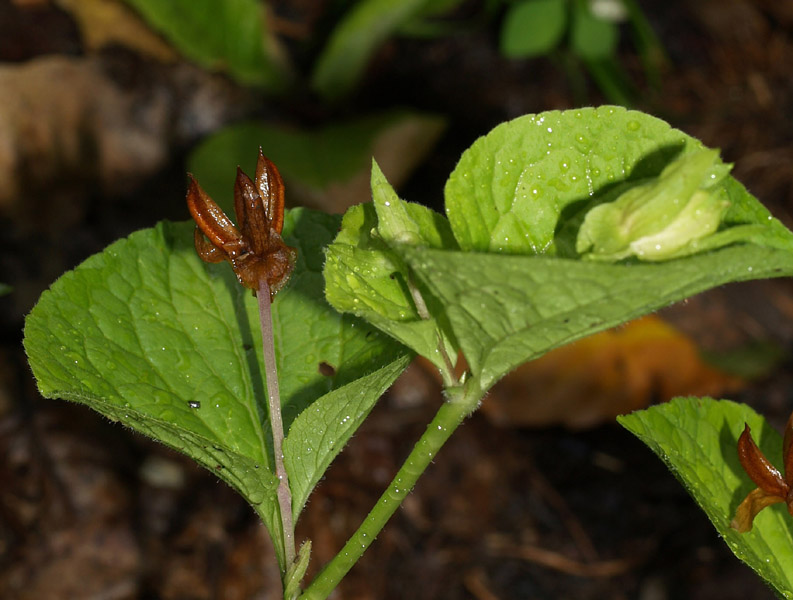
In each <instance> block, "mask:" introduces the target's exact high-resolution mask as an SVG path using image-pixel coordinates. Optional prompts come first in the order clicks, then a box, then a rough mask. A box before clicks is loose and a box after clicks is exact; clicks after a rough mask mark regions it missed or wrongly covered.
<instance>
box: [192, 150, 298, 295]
mask: <svg viewBox="0 0 793 600" xmlns="http://www.w3.org/2000/svg"><path fill="white" fill-rule="evenodd" d="M187 207H188V209H189V210H190V214H191V215H192V217H193V220H194V221H195V222H196V231H195V236H194V239H195V247H196V252H198V255H199V256H200V257H201V259H202V260H204V261H206V262H210V263H217V262H221V261H223V260H227V261H228V262H229V263H231V267H232V269H234V273H235V274H236V275H237V279H238V280H239V282H240V283H241V284H242V285H244V286H245V287H247V288H250V289H252V290H254V291H255V290H257V289H259V282H260V281H261V280H262V279H264V280H266V281H267V284H268V285H269V286H270V293H271V295H272V296H275V293H276V292H278V290H280V289H281V288H283V287H284V285H285V284H286V282H287V281H288V280H289V276H290V275H291V273H292V269H293V268H294V265H295V260H296V258H297V250H295V249H294V248H292V247H290V246H287V245H286V244H285V243H284V241H283V240H282V239H281V231H282V229H283V226H284V182H283V180H282V179H281V174H280V173H279V172H278V169H277V168H276V166H275V165H274V164H273V163H272V161H270V160H269V159H268V158H267V157H265V156H264V155H263V154H262V151H261V149H259V160H258V162H257V165H256V176H255V181H252V180H251V178H250V177H248V176H247V175H246V174H245V173H243V172H242V170H241V169H240V168H239V167H237V178H236V180H235V183H234V212H236V213H237V225H238V226H239V228H238V227H237V226H235V225H234V223H232V222H231V219H229V218H228V217H227V216H226V213H224V212H223V210H222V209H221V208H220V207H219V206H218V205H217V203H216V202H215V201H214V200H212V198H210V197H209V196H208V195H207V193H206V192H205V191H204V190H203V189H201V186H200V185H199V184H198V182H197V181H196V180H195V178H194V177H193V176H192V175H190V185H189V187H188V189H187ZM205 236H206V237H205Z"/></svg>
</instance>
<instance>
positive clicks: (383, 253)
mask: <svg viewBox="0 0 793 600" xmlns="http://www.w3.org/2000/svg"><path fill="white" fill-rule="evenodd" d="M372 195H373V198H374V203H373V204H369V205H361V206H354V207H353V208H351V209H350V210H348V211H347V213H346V214H345V215H344V219H343V220H342V227H341V231H340V233H339V235H338V236H337V237H336V239H335V240H334V242H333V244H331V245H330V246H329V247H328V252H327V262H326V263H325V272H324V274H325V281H326V290H325V293H326V297H327V299H328V302H329V303H330V304H331V305H332V306H333V307H334V308H336V309H337V310H339V311H342V312H351V313H353V314H355V315H357V316H360V317H363V318H365V319H366V320H367V321H369V322H370V323H372V324H373V325H375V326H376V327H378V328H379V329H381V330H383V331H385V332H386V333H388V334H389V335H391V336H393V337H394V338H396V339H397V340H399V341H400V342H402V343H403V344H405V345H406V346H408V347H409V348H411V349H413V350H415V351H416V352H418V353H420V354H421V355H423V356H425V357H427V358H428V359H429V360H430V361H432V362H433V363H434V364H436V365H437V366H439V367H441V368H443V367H444V366H445V365H444V363H443V357H442V356H441V355H440V354H439V352H438V342H439V340H440V339H443V340H444V342H447V341H448V340H447V338H446V334H445V333H444V332H443V331H442V327H441V325H440V324H439V323H438V322H437V321H436V320H435V319H434V318H422V316H421V315H420V314H419V310H418V309H417V307H416V304H415V302H414V299H413V296H412V294H411V291H410V285H415V282H413V281H412V276H411V274H410V272H409V271H408V269H407V267H406V265H405V263H404V261H403V260H402V259H401V258H400V257H399V255H398V254H396V253H395V252H394V251H393V250H392V248H391V245H392V244H397V245H398V244H399V242H404V241H408V240H409V241H410V242H411V243H413V244H417V245H419V246H420V247H435V248H442V247H452V248H454V247H456V244H455V242H454V238H453V237H452V235H451V231H450V229H449V226H448V223H447V222H446V220H445V219H443V217H442V216H441V215H439V214H437V213H434V212H433V211H431V210H430V209H428V208H425V207H424V206H421V205H418V204H412V203H408V202H404V201H402V200H400V199H399V197H398V196H397V195H396V192H394V190H393V188H391V186H390V185H389V184H388V182H387V181H386V179H385V177H384V176H383V174H382V172H381V171H380V169H379V168H378V167H377V165H376V164H374V165H373V168H372ZM419 291H421V290H419ZM433 309H437V307H434V306H432V307H430V314H434V313H435V310H433ZM425 316H426V315H425ZM449 343H450V344H451V342H449ZM451 345H452V346H453V344H451Z"/></svg>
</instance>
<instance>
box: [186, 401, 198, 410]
mask: <svg viewBox="0 0 793 600" xmlns="http://www.w3.org/2000/svg"><path fill="white" fill-rule="evenodd" d="M187 406H189V407H190V408H201V403H200V402H199V401H198V400H188V402H187Z"/></svg>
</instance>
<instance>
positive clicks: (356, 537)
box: [299, 380, 483, 600]
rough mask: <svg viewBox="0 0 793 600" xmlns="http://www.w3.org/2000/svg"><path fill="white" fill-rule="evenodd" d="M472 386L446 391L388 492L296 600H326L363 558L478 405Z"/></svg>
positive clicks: (478, 397)
mask: <svg viewBox="0 0 793 600" xmlns="http://www.w3.org/2000/svg"><path fill="white" fill-rule="evenodd" d="M473 384H474V381H473V380H469V381H468V384H467V385H465V386H464V387H457V388H452V389H447V394H448V397H447V400H446V402H444V403H443V405H441V407H440V408H439V409H438V412H437V413H436V415H435V418H434V419H433V420H432V422H431V423H430V424H429V425H428V426H427V430H426V431H425V432H424V434H423V435H422V436H421V438H419V440H418V442H416V445H415V446H414V447H413V450H412V451H411V453H410V454H409V455H408V457H407V459H406V460H405V462H404V464H403V465H402V468H400V469H399V471H398V472H397V474H396V476H395V477H394V479H393V480H392V481H391V483H390V484H389V486H388V488H386V490H385V492H383V495H382V496H380V499H379V500H378V501H377V503H376V504H375V505H374V507H373V508H372V510H371V512H370V513H369V514H368V515H367V517H366V518H365V519H364V521H363V523H361V526H360V527H359V528H358V530H357V531H356V532H355V533H354V534H353V535H352V537H350V539H349V540H348V541H347V543H346V544H345V545H344V547H343V548H342V549H341V551H340V552H339V553H338V554H337V555H336V556H335V557H334V558H333V559H332V560H331V561H330V562H329V563H328V564H327V565H325V568H324V569H323V570H322V571H321V572H320V573H319V574H318V575H317V576H316V578H315V579H314V581H312V582H311V584H310V585H309V586H308V588H306V590H305V591H304V592H303V594H302V595H301V596H300V598H299V600H325V598H327V597H328V596H329V595H330V593H331V592H332V591H333V589H334V588H335V587H336V586H337V585H338V584H339V582H340V581H341V580H342V578H343V577H344V576H345V575H346V574H347V572H348V571H349V570H350V569H351V568H352V567H353V565H354V564H355V563H356V562H357V561H358V559H359V558H360V557H361V556H362V555H363V553H364V552H365V551H366V549H367V548H368V547H369V545H370V544H371V543H372V542H373V541H374V539H375V537H377V534H379V533H380V531H381V530H382V529H383V527H385V524H386V523H387V522H388V520H389V519H390V518H391V516H392V515H393V514H394V512H396V509H397V508H399V505H400V504H401V503H402V501H403V500H404V499H405V497H406V496H407V495H408V493H409V492H410V491H411V490H412V489H413V486H414V485H415V484H416V480H417V479H418V478H419V476H420V475H421V474H422V473H423V472H424V470H425V469H426V468H427V466H429V464H430V462H432V460H433V459H434V458H435V455H436V454H437V453H438V451H439V450H440V449H441V447H442V446H443V445H444V443H446V440H448V439H449V436H451V434H452V433H453V432H454V430H455V429H457V427H458V426H459V425H460V423H462V422H463V419H465V417H467V416H468V415H469V414H471V412H473V411H474V409H475V408H476V406H477V405H478V403H479V401H480V400H481V398H482V395H483V392H482V391H481V390H479V387H478V386H476V385H473Z"/></svg>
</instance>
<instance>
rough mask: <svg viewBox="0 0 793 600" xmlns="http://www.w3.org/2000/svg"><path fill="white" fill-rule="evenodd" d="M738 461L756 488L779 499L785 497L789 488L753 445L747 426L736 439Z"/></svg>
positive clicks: (775, 469)
mask: <svg viewBox="0 0 793 600" xmlns="http://www.w3.org/2000/svg"><path fill="white" fill-rule="evenodd" d="M738 460H740V461H741V466H742V467H743V468H744V470H746V473H747V474H748V475H749V477H750V478H751V479H752V481H754V482H755V483H756V484H757V487H759V488H761V489H763V490H765V491H766V492H767V493H769V494H771V495H774V496H779V497H780V498H785V497H786V496H787V494H788V492H789V491H790V486H789V485H788V484H787V483H786V482H785V480H784V479H783V478H782V474H781V473H780V472H779V470H778V469H777V468H776V467H775V466H774V465H772V464H771V463H770V462H769V460H768V459H767V458H766V457H765V455H764V454H763V453H762V452H761V451H760V448H758V447H757V444H755V443H754V440H753V439H752V433H751V429H749V425H745V427H744V430H743V433H742V434H741V437H739V438H738Z"/></svg>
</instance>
